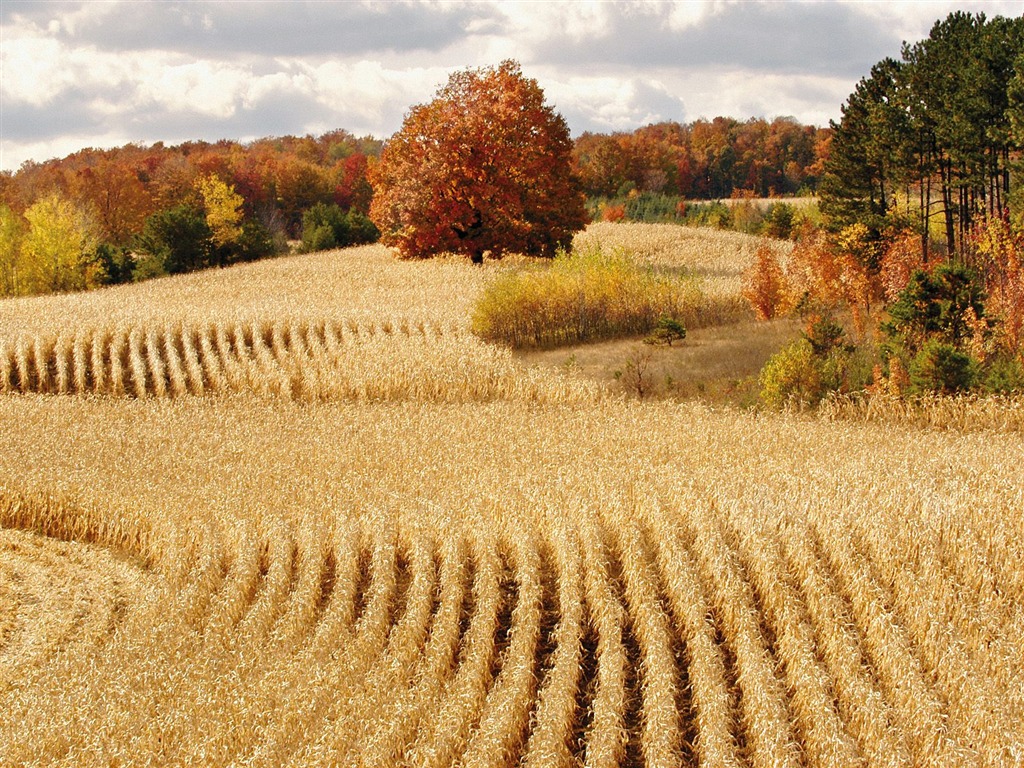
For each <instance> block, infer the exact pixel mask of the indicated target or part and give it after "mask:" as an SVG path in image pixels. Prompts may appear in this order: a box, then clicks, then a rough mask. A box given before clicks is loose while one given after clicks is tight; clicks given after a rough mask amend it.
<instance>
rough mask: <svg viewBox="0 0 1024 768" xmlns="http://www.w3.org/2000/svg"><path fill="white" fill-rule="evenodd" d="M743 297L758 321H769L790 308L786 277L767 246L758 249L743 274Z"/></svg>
mask: <svg viewBox="0 0 1024 768" xmlns="http://www.w3.org/2000/svg"><path fill="white" fill-rule="evenodd" d="M743 297H744V298H745V299H746V300H747V301H749V302H750V305H751V306H752V307H753V308H754V312H755V313H756V314H757V317H758V319H759V320H771V319H772V318H773V317H778V316H780V315H783V314H785V313H786V312H787V311H788V310H789V308H790V301H789V291H788V290H787V284H786V277H785V275H784V274H783V272H782V267H781V266H780V265H779V260H778V259H777V258H776V256H775V254H774V252H773V251H772V249H771V248H770V247H769V246H768V245H761V246H759V247H758V249H757V252H756V253H755V254H754V262H753V264H751V265H750V268H749V269H748V270H747V271H746V272H745V273H744V274H743Z"/></svg>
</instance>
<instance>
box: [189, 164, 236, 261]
mask: <svg viewBox="0 0 1024 768" xmlns="http://www.w3.org/2000/svg"><path fill="white" fill-rule="evenodd" d="M196 189H198V190H199V194H200V195H202V197H203V209H204V210H205V211H206V225H207V226H208V227H209V228H210V231H211V232H212V233H213V242H214V245H216V246H217V247H218V248H227V247H230V246H231V245H233V244H234V243H236V242H237V241H238V238H239V236H240V235H241V234H242V226H241V225H242V203H244V202H245V201H244V200H243V199H242V196H241V195H240V194H238V193H237V192H235V189H234V187H233V186H231V185H229V184H226V183H225V182H223V181H221V180H220V179H219V178H217V177H216V176H204V177H202V178H201V179H199V181H197V182H196Z"/></svg>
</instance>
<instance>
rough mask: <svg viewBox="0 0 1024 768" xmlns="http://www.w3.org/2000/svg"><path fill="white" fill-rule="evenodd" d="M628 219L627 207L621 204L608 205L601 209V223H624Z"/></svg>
mask: <svg viewBox="0 0 1024 768" xmlns="http://www.w3.org/2000/svg"><path fill="white" fill-rule="evenodd" d="M625 218H626V206H624V205H622V204H621V203H619V204H617V205H615V204H611V205H606V206H604V207H603V208H602V209H601V221H622V220H623V219H625Z"/></svg>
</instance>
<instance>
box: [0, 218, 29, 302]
mask: <svg viewBox="0 0 1024 768" xmlns="http://www.w3.org/2000/svg"><path fill="white" fill-rule="evenodd" d="M23 235H24V232H23V227H22V223H21V220H20V218H19V217H18V214H16V213H15V212H14V211H12V210H11V209H10V208H9V207H8V206H6V205H0V296H17V295H18V294H19V293H21V291H22V288H21V284H22V282H23V276H22V275H21V274H20V273H21V239H22V237H23Z"/></svg>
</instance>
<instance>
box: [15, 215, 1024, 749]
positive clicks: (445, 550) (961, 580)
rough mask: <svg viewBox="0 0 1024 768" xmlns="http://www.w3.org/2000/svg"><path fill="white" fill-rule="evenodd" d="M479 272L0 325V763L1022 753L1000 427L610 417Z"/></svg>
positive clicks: (640, 407)
mask: <svg viewBox="0 0 1024 768" xmlns="http://www.w3.org/2000/svg"><path fill="white" fill-rule="evenodd" d="M622 232H623V231H613V230H608V231H605V232H602V233H600V234H601V236H602V237H609V236H612V235H614V234H618V233H622ZM629 234H630V237H634V238H635V239H637V240H638V241H639V240H640V239H641V236H642V235H644V232H643V231H641V230H630V231H629ZM647 234H648V235H650V236H651V237H652V238H653V237H655V236H658V237H667V234H666V233H660V232H658V231H656V230H655V231H652V232H648V233H647ZM591 235H593V232H592V231H591V232H589V233H588V236H591ZM716 245H720V244H718V243H716V241H714V240H713V239H709V251H708V253H707V254H704V255H703V256H700V254H697V256H695V258H704V259H705V260H706V262H707V263H712V262H713V261H715V260H717V261H715V263H718V264H719V268H717V271H718V273H719V274H721V275H727V274H730V272H729V270H732V272H736V273H738V270H741V269H742V266H743V262H744V260H745V259H746V258H749V255H752V252H751V253H749V254H748V252H747V251H738V252H734V257H733V262H732V266H731V267H729V263H730V262H729V261H728V259H727V258H726V257H725V256H724V255H720V254H718V253H714V252H713V249H714V248H715V247H716ZM675 253H676V256H675V257H676V258H677V259H679V260H680V261H681V262H682V261H685V259H686V257H685V256H684V255H681V254H680V252H678V251H677V252H675ZM656 257H657V256H652V258H656ZM661 258H666V259H668V258H672V257H671V256H669V255H663V256H662V257H661ZM262 267H266V268H267V269H266V271H263V270H262V269H261V268H262ZM726 267H728V269H725V268H726ZM694 268H695V269H696V266H695V267H694ZM706 268H707V267H706ZM488 269H490V268H488ZM707 269H709V270H710V268H707ZM285 273H287V275H285ZM487 274H488V270H486V269H485V270H478V269H474V268H472V267H470V266H469V265H463V264H460V263H458V262H454V261H442V262H440V263H407V262H393V261H390V260H389V257H387V255H386V254H385V253H383V251H381V250H379V249H373V248H370V249H356V250H353V251H342V252H333V253H327V254H316V255H311V256H309V257H300V258H296V259H294V260H292V262H291V264H290V271H289V270H285V269H283V268H282V267H281V266H280V264H279V263H273V262H267V263H265V264H256V265H250V266H247V267H244V268H241V269H239V270H237V271H236V270H235V269H234V268H233V269H230V270H223V271H220V272H212V273H207V274H205V275H192V276H189V277H188V278H174V279H169V280H167V281H163V284H164V288H163V289H161V288H160V281H158V282H157V283H154V284H150V285H145V286H137V287H129V288H124V289H117V290H116V291H114V290H111V291H109V292H105V291H104V292H99V293H96V294H87V295H79V296H71V295H69V296H61V297H49V298H47V299H38V300H35V302H37V303H32V302H31V301H30V300H18V301H15V302H4V303H0V344H2V345H3V347H2V353H0V361H2V362H0V365H2V366H3V368H2V370H0V383H2V386H3V389H4V393H3V394H2V395H0V437H2V440H3V448H4V450H3V451H0V765H3V766H8V765H10V766H17V765H48V766H49V765H67V766H83V765H84V766H92V765H96V766H100V765H103V766H107V765H133V766H134V765H197V766H198V765H202V766H227V765H237V766H278V765H295V766H321V765H325V766H326V765H338V766H348V765H361V766H449V765H464V766H512V765H520V764H524V765H531V766H534V765H535V766H576V765H585V766H634V765H649V766H663V765H664V766H677V765H698V766H750V768H762V767H767V766H773V767H774V766H862V767H865V768H866V767H867V766H908V767H909V766H936V767H939V766H993V767H995V766H1000V767H1001V766H1017V765H1024V568H1021V566H1020V563H1021V562H1022V561H1024V521H1022V517H1021V514H1020V510H1021V509H1022V508H1024V481H1022V480H1021V473H1020V467H1021V466H1024V440H1021V438H1020V435H1019V433H1012V432H1011V433H1003V432H999V431H995V430H992V429H987V428H986V429H977V430H974V431H962V430H957V429H945V430H934V429H930V428H927V426H922V425H918V424H916V423H910V422H907V421H903V422H899V421H897V422H895V423H891V422H888V421H886V420H884V419H881V418H860V419H854V418H848V417H844V416H842V415H841V414H840V415H836V417H835V418H834V419H832V420H827V419H818V418H810V417H805V416H801V415H798V414H778V415H771V414H769V415H765V414H755V413H746V412H741V411H737V410H732V409H720V410H719V409H712V408H709V407H706V406H702V405H699V404H696V403H689V404H686V403H684V404H679V403H671V402H643V401H635V400H626V399H623V398H620V397H617V396H613V395H612V394H610V393H608V392H606V391H604V390H603V389H601V388H600V387H599V386H597V385H596V384H592V383H588V382H585V381H583V380H580V379H577V378H573V377H572V376H571V375H570V374H567V373H565V372H563V371H560V370H555V369H540V368H528V367H524V366H523V365H522V364H521V363H520V362H518V361H517V360H516V359H515V358H513V357H512V356H510V355H508V354H507V353H506V352H504V351H503V350H499V349H497V348H495V347H491V346H489V345H485V344H483V343H482V342H479V341H477V340H476V339H475V338H474V337H472V336H471V335H470V334H469V333H468V331H467V322H468V315H469V308H470V307H471V305H472V302H473V300H474V297H475V295H476V293H477V292H478V291H479V290H480V288H481V287H482V286H483V284H484V281H485V280H486V279H487ZM279 279H280V285H278V281H279ZM721 279H723V280H724V279H728V278H727V277H722V278H721ZM302 280H306V282H307V283H308V299H304V298H303V288H302ZM331 282H334V283H336V286H335V288H336V290H335V291H334V293H335V295H336V303H335V302H334V300H332V298H331V294H332V292H331V290H329V288H330V287H331ZM406 283H409V284H408V285H407V284H406ZM179 288H180V289H181V290H180V291H179ZM186 295H188V296H190V297H191V298H185V296H186ZM837 407H838V406H837ZM851 407H852V406H851Z"/></svg>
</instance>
